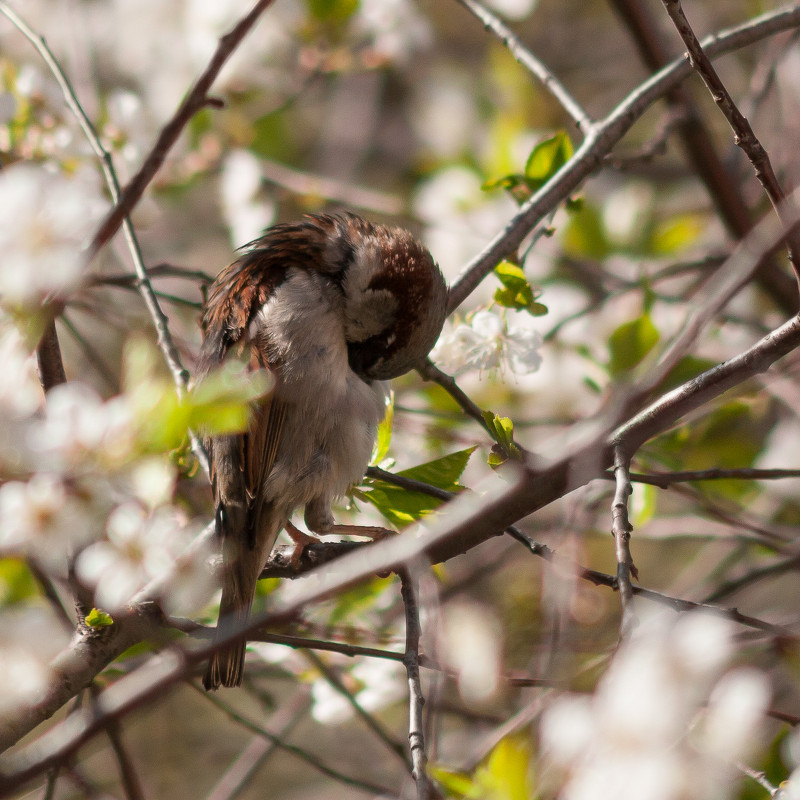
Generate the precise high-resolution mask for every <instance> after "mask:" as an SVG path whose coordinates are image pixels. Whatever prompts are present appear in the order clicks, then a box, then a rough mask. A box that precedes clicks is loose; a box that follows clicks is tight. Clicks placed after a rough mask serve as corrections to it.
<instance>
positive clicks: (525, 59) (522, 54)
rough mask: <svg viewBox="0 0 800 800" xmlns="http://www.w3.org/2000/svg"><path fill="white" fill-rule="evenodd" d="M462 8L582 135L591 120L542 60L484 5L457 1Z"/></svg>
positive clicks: (472, 0)
mask: <svg viewBox="0 0 800 800" xmlns="http://www.w3.org/2000/svg"><path fill="white" fill-rule="evenodd" d="M458 2H459V3H461V5H462V6H464V8H466V9H467V10H468V11H469V12H470V13H472V14H473V15H474V16H475V17H477V18H478V19H479V20H480V21H481V22H482V23H483V26H484V27H485V28H486V30H488V31H491V32H492V33H493V34H494V35H495V36H497V37H498V39H500V41H501V42H502V43H503V44H504V45H505V46H506V47H507V48H508V52H509V53H511V55H512V56H513V57H514V59H515V60H516V61H517V63H519V64H520V65H522V66H523V67H524V68H525V69H527V70H528V72H530V73H531V74H532V75H534V76H535V77H536V78H538V79H539V80H540V81H541V82H542V85H543V86H544V88H545V89H547V91H548V92H550V94H551V95H552V96H553V97H554V98H555V99H556V101H558V103H559V105H560V106H561V107H562V108H563V109H564V111H566V113H567V114H568V115H569V116H570V117H571V119H572V121H573V122H574V123H575V127H576V128H578V130H579V131H581V133H583V134H584V135H585V134H586V133H587V132H588V131H589V129H590V128H591V126H592V120H591V118H590V117H589V115H588V114H587V113H586V111H585V110H584V109H583V107H582V106H581V105H580V103H578V101H577V100H576V99H575V98H574V97H573V96H572V95H571V94H570V92H569V91H568V90H567V88H566V87H565V86H564V84H562V83H561V81H560V80H559V79H558V78H557V77H556V76H555V75H554V74H553V73H552V72H551V71H550V70H549V69H548V68H547V66H545V64H544V63H542V62H541V61H540V60H539V59H538V58H537V57H536V56H535V55H534V54H533V53H532V52H531V51H530V50H528V48H527V47H525V45H523V44H522V42H521V41H520V40H519V38H518V37H517V36H516V35H515V34H514V33H513V32H512V30H511V29H510V28H509V27H508V26H506V25H505V24H503V22H502V21H501V20H500V19H499V18H498V17H497V16H495V15H494V14H493V13H492V12H491V11H490V10H489V9H488V8H486V7H485V6H483V5H481V4H480V3H478V2H476V0H458Z"/></svg>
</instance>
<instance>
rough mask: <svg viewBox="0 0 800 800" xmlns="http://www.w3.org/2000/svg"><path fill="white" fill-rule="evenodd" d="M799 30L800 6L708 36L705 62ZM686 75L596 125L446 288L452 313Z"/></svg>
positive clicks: (681, 63) (654, 81)
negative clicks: (567, 158) (785, 32)
mask: <svg viewBox="0 0 800 800" xmlns="http://www.w3.org/2000/svg"><path fill="white" fill-rule="evenodd" d="M798 25H800V6H798V5H792V6H789V7H786V8H783V9H780V10H778V11H773V12H769V13H767V14H763V15H761V16H759V17H756V18H755V19H753V20H750V21H748V22H747V23H745V24H743V25H740V26H738V27H736V28H731V29H728V30H725V31H722V32H720V33H718V34H714V35H712V36H710V37H707V38H706V39H705V40H704V41H703V47H704V49H705V51H706V53H707V54H708V55H709V57H716V56H719V55H722V54H723V53H727V52H730V51H731V50H736V49H739V48H742V47H745V46H747V45H749V44H752V43H754V42H757V41H759V40H761V39H764V38H766V37H768V36H772V35H774V34H776V33H778V32H780V31H783V30H788V29H791V28H794V27H796V26H798ZM690 74H691V67H690V65H689V64H688V63H687V62H686V61H685V60H684V59H676V60H674V61H672V62H670V64H669V65H667V66H666V67H664V68H663V69H662V70H660V71H659V72H657V73H656V74H655V75H653V76H651V77H650V78H649V79H648V80H646V81H645V82H644V83H642V84H640V86H639V87H638V88H637V89H635V90H634V91H633V92H631V93H630V94H629V95H628V96H627V97H626V98H625V99H624V100H623V101H622V102H621V103H620V104H619V105H618V106H617V107H616V108H615V109H614V110H613V111H612V112H611V113H610V114H609V115H608V116H607V117H605V119H603V120H601V121H599V122H597V123H595V124H594V125H593V126H592V127H591V129H590V130H589V132H588V133H587V135H586V138H585V139H584V141H583V142H582V144H581V145H580V147H578V149H577V150H576V151H575V154H574V155H573V157H572V158H571V159H570V160H569V161H568V162H567V163H566V164H565V165H564V166H563V167H562V168H561V169H560V170H559V171H558V172H557V173H556V175H554V176H553V178H551V180H549V181H548V182H547V183H546V184H545V185H544V186H542V188H541V189H540V190H539V191H538V192H536V193H535V194H534V195H533V196H532V197H531V198H530V199H529V200H528V201H526V202H525V203H524V204H523V205H522V206H521V207H520V209H519V211H518V212H517V214H516V215H515V216H514V217H513V218H512V219H511V220H510V221H509V223H508V224H507V225H506V227H505V229H504V230H503V231H502V232H501V233H499V234H498V235H497V236H495V238H494V239H492V241H491V242H490V243H489V244H488V245H487V246H486V247H485V248H484V250H483V252H482V253H480V254H479V255H477V256H476V257H475V258H474V259H473V260H472V261H471V262H470V263H469V264H468V265H467V266H466V267H465V268H464V270H463V271H462V272H461V274H460V275H459V276H458V278H457V279H456V281H455V282H454V283H453V284H452V285H451V287H450V296H449V302H448V309H449V310H450V311H452V310H453V309H455V308H457V307H458V306H459V305H461V303H462V302H464V300H465V299H466V298H467V297H468V296H469V295H470V294H471V293H472V291H473V290H474V289H475V288H476V287H477V286H478V284H479V283H480V282H481V281H482V280H483V278H484V277H486V275H488V274H489V273H490V272H491V271H492V270H493V269H494V268H495V266H497V264H498V263H499V262H500V261H501V260H502V259H503V258H504V257H505V256H507V255H508V254H509V253H511V252H513V251H514V250H515V249H516V248H517V247H519V245H520V244H521V243H522V241H523V240H524V239H525V237H526V236H527V235H528V233H529V232H530V231H532V230H533V228H534V227H535V226H536V225H537V224H538V223H539V222H540V221H541V220H542V219H543V218H544V216H545V215H546V214H548V213H550V212H551V211H552V210H553V209H554V208H555V207H556V206H557V205H558V204H559V203H561V202H563V201H564V200H566V199H567V198H568V197H569V196H570V195H571V194H572V193H573V192H574V191H575V190H576V189H577V188H578V187H579V186H580V185H581V183H582V182H583V181H584V180H585V179H586V178H587V177H589V176H590V175H591V174H592V173H593V172H594V171H595V170H596V169H598V168H599V167H600V166H601V165H602V161H603V159H604V158H605V156H606V155H607V154H608V153H609V152H611V150H612V149H613V148H614V146H615V145H616V144H617V143H618V142H619V141H620V140H621V139H622V137H623V136H624V135H625V134H626V133H627V132H628V131H629V130H630V129H631V127H632V126H633V124H634V123H635V122H636V121H637V120H638V119H639V118H640V117H641V116H642V114H644V112H645V111H646V110H647V109H648V108H649V107H650V106H651V105H652V104H653V103H655V102H656V100H659V99H660V98H662V97H663V96H664V95H665V94H666V93H667V92H669V91H670V90H671V89H673V88H675V87H676V86H678V85H679V84H680V83H681V81H683V80H685V79H686V78H687V77H688V76H689V75H690Z"/></svg>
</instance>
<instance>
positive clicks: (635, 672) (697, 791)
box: [540, 614, 769, 800]
mask: <svg viewBox="0 0 800 800" xmlns="http://www.w3.org/2000/svg"><path fill="white" fill-rule="evenodd" d="M730 656H731V626H730V625H729V624H728V623H726V622H725V621H722V620H720V619H716V618H712V617H709V616H707V615H699V614H698V615H687V616H685V617H683V618H681V619H679V620H678V621H677V622H674V621H673V622H672V623H668V622H667V621H666V618H665V617H663V616H658V617H655V618H651V619H647V618H644V619H642V620H641V621H640V624H639V626H638V628H637V629H636V631H635V633H634V634H633V635H632V637H631V638H630V639H629V640H628V641H626V642H625V643H624V644H623V645H622V646H621V647H620V648H619V650H618V651H617V653H616V654H615V656H614V658H613V659H612V661H611V664H610V666H609V668H608V671H607V672H606V674H605V675H604V676H603V678H602V679H601V680H600V682H599V684H598V686H597V688H596V690H595V693H594V695H593V696H591V695H586V696H571V695H566V696H563V697H560V698H558V699H557V700H556V701H555V702H554V703H553V704H552V705H551V706H550V707H549V708H548V709H547V711H546V712H545V714H544V716H543V719H542V722H541V727H540V734H541V741H542V750H543V755H544V759H545V763H548V762H549V764H550V765H551V767H553V768H555V770H556V771H557V773H558V774H559V775H560V776H561V778H560V781H561V783H560V785H561V787H562V788H561V791H560V793H559V797H560V798H562V800H589V798H595V797H597V795H598V792H600V793H601V794H602V795H603V796H609V797H615V798H618V800H627V798H630V800H634V799H635V800H685V798H688V797H703V798H720V799H723V798H730V797H732V796H734V795H733V794H732V791H733V787H734V785H735V780H734V778H735V777H736V767H735V764H736V761H737V759H740V758H742V757H744V756H746V755H749V754H750V753H749V749H750V744H751V743H752V742H753V740H754V731H755V730H757V728H758V725H759V723H760V722H761V720H762V718H763V715H764V711H765V710H766V707H767V702H768V699H769V692H768V689H767V682H766V678H765V677H764V676H763V675H762V674H761V673H759V672H756V671H755V670H750V669H748V670H742V669H737V670H733V671H731V672H728V673H725V667H726V665H727V664H728V663H729V660H730Z"/></svg>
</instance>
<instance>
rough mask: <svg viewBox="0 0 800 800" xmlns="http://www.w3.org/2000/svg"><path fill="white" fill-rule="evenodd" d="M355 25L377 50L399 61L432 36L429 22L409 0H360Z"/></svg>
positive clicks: (384, 56) (405, 59) (419, 47)
mask: <svg viewBox="0 0 800 800" xmlns="http://www.w3.org/2000/svg"><path fill="white" fill-rule="evenodd" d="M355 28H356V31H357V32H358V33H360V34H365V35H367V36H369V38H370V39H371V44H372V47H373V49H374V50H375V52H376V53H377V54H379V55H380V56H382V57H383V58H386V59H389V60H391V61H399V62H401V63H402V62H406V61H408V60H409V58H410V57H411V56H412V55H413V54H414V53H415V51H417V50H421V49H424V48H426V47H428V46H429V45H430V44H431V42H432V40H433V37H432V31H431V25H430V23H429V22H428V20H427V19H426V18H425V17H424V16H423V15H422V14H421V13H420V12H419V10H418V9H417V7H416V4H415V3H413V2H411V0H361V2H360V3H359V8H358V12H357V15H356V20H355Z"/></svg>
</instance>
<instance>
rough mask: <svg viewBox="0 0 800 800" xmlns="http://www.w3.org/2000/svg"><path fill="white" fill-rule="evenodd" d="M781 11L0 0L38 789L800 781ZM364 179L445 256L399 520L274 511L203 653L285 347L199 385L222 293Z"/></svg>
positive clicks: (374, 470) (15, 446) (397, 494)
mask: <svg viewBox="0 0 800 800" xmlns="http://www.w3.org/2000/svg"><path fill="white" fill-rule="evenodd" d="M609 8H610V9H611V10H612V11H613V13H609ZM752 14H753V7H752V5H751V4H746V3H741V2H736V1H735V0H732V2H730V3H727V4H695V5H694V6H693V7H688V6H687V8H686V9H683V8H682V7H681V4H680V2H677V1H676V0H663V8H661V7H658V8H656V7H654V6H652V4H651V5H648V4H645V3H643V2H641V0H613V1H612V2H610V3H608V4H606V3H603V2H600V0H597V2H589V3H583V2H568V3H561V4H549V3H544V2H542V3H536V2H535V0H485V2H478V1H477V0H458V2H457V1H456V0H451V2H442V3H437V4H432V3H427V4H425V3H422V4H415V3H412V2H411V1H410V0H392V1H391V2H386V1H385V0H383V1H381V0H307V2H305V3H302V4H299V3H290V2H288V1H285V0H276V2H274V3H272V2H270V0H260V2H256V3H255V4H254V5H252V6H251V7H250V6H248V4H247V3H246V2H244V0H242V1H241V2H234V3H225V4H221V3H207V2H202V0H191V1H190V2H186V3H159V2H154V0H140V2H138V3H130V2H126V1H125V0H110V2H107V3H102V4H100V3H91V2H79V1H78V0H72V1H71V2H64V3H63V4H53V3H51V2H46V0H27V2H26V3H25V4H23V3H21V2H18V3H14V2H5V1H4V0H0V44H1V45H2V46H0V162H1V163H2V168H1V169H0V254H2V257H0V367H2V369H3V375H2V377H3V380H2V381H0V629H2V636H0V670H1V671H0V675H2V677H3V680H2V681H0V744H1V746H0V751H2V754H0V796H4V797H5V796H9V797H23V796H28V794H29V793H30V791H32V790H33V791H36V792H40V793H42V795H43V796H45V797H76V796H87V797H88V796H91V797H94V796H113V797H126V798H131V799H132V800H138V798H145V797H160V798H164V797H175V798H178V797H187V796H191V797H194V796H207V797H212V798H215V800H222V798H232V797H237V796H242V797H245V796H247V797H264V796H268V797H275V798H284V797H285V798H289V797H297V796H315V797H326V798H327V797H330V798H338V797H342V798H343V797H348V798H349V797H354V796H359V797H361V796H363V797H417V798H437V797H448V798H492V799H493V800H516V799H517V798H528V797H537V798H566V799H568V800H582V799H583V798H590V797H591V798H594V797H598V796H613V797H615V798H628V797H630V798H637V800H638V799H640V798H641V799H644V800H685V799H688V798H709V797H711V798H720V799H721V800H723V799H725V800H728V799H733V798H751V797H762V796H766V795H768V794H769V795H771V796H774V797H778V796H780V797H787V798H788V797H794V796H800V781H799V780H798V778H797V776H796V775H795V769H796V768H797V767H798V765H800V739H798V737H797V735H796V734H795V732H794V728H795V726H796V725H797V724H798V722H799V721H800V716H798V714H800V697H798V692H797V680H796V678H797V675H796V673H797V666H796V661H797V659H796V657H795V655H796V650H797V637H798V625H797V610H796V609H797V600H798V598H797V596H796V595H797V590H796V586H797V580H796V576H797V570H798V564H799V563H800V562H798V556H797V544H796V539H797V524H798V520H800V503H798V500H797V481H798V479H800V463H798V452H800V420H798V418H797V413H796V412H797V408H798V405H800V401H799V400H798V385H797V369H796V364H797V356H796V350H797V347H798V345H800V319H799V318H798V316H797V309H798V288H797V278H796V276H797V275H798V274H800V273H798V269H799V267H798V264H800V260H798V259H800V234H798V231H799V230H800V212H799V211H798V208H800V206H798V203H797V200H796V197H795V194H794V193H793V183H794V182H796V179H797V174H798V159H797V154H796V152H795V151H794V149H793V148H792V147H791V146H790V143H791V142H793V141H795V140H796V139H797V136H798V129H800V94H798V89H797V86H798V82H797V77H796V76H797V74H798V61H800V45H799V44H798V36H797V31H798V27H800V7H798V6H797V5H796V4H795V5H790V6H786V7H774V8H773V7H771V6H770V8H768V9H766V10H764V9H762V13H761V14H760V15H759V16H752ZM684 51H685V52H686V53H688V55H689V57H688V59H687V58H685V57H684V55H683V54H684ZM723 57H724V58H723ZM328 209H330V210H337V209H353V210H357V211H358V212H359V213H360V214H362V215H364V216H367V217H370V218H374V219H376V220H382V221H386V220H388V221H391V222H392V223H393V224H402V225H404V226H406V227H409V228H412V229H414V231H415V232H416V233H418V234H419V236H420V238H422V239H423V240H424V241H425V243H426V244H427V245H428V246H429V247H430V249H431V251H432V252H433V254H434V256H435V257H436V259H437V260H438V261H439V262H440V264H441V266H442V268H443V271H444V272H445V274H446V276H447V278H448V280H449V282H450V294H449V305H450V307H449V319H448V321H447V323H446V325H445V329H444V332H443V334H442V336H441V338H440V340H439V342H438V344H437V345H436V347H435V348H434V350H433V351H432V353H431V356H430V358H429V359H428V360H427V361H426V362H425V363H422V364H420V365H419V369H418V370H417V372H416V373H415V374H412V375H409V376H406V377H405V378H403V379H401V380H399V381H397V382H396V383H395V385H394V387H393V394H392V397H391V400H390V402H389V403H388V404H387V410H386V418H385V420H384V422H383V424H382V425H381V429H380V433H379V437H378V442H377V445H376V449H375V452H374V453H373V458H372V462H371V466H370V468H369V470H368V472H367V475H366V476H365V478H364V480H363V481H362V482H361V483H359V484H358V485H356V486H353V487H351V490H350V492H349V493H348V495H347V497H345V498H342V499H341V505H340V507H339V508H338V509H337V520H339V521H347V520H353V521H357V522H359V523H366V524H380V525H382V526H386V525H389V526H391V527H392V528H393V529H396V530H397V531H398V532H399V533H400V535H398V536H392V537H388V538H385V539H383V540H381V541H378V542H374V543H365V542H362V541H359V540H358V539H357V538H353V539H352V540H349V541H329V540H325V541H320V542H318V543H314V544H312V545H310V546H309V547H307V548H306V550H305V551H304V552H303V553H302V556H301V557H300V558H293V557H292V556H293V549H292V547H291V546H290V545H289V544H283V543H281V544H279V545H278V547H277V548H276V549H275V551H274V552H273V553H272V555H271V557H270V559H269V561H268V562H267V564H266V565H265V568H264V572H263V574H262V580H261V581H260V583H259V590H258V595H257V598H256V602H255V605H254V610H253V614H252V619H251V623H250V624H249V627H248V628H247V630H242V631H240V632H239V635H240V636H242V637H246V638H247V640H248V649H247V670H246V680H245V685H244V686H243V687H242V688H241V689H238V690H235V691H233V690H231V691H222V692H219V693H216V694H210V693H205V692H203V690H202V688H201V684H200V675H201V672H202V664H203V663H204V661H205V660H206V659H207V658H208V656H209V655H210V653H211V652H212V650H213V648H214V647H215V646H217V645H216V644H215V642H214V640H213V637H212V633H213V623H214V620H215V618H216V604H217V603H218V591H217V589H218V577H219V576H218V569H217V565H216V563H215V554H214V552H213V547H211V546H210V544H209V543H210V541H211V539H212V536H211V533H212V531H213V508H212V503H211V493H210V490H209V486H208V478H207V471H208V464H207V456H206V453H205V451H204V448H203V445H202V442H201V440H200V439H199V438H198V436H197V433H196V432H197V431H203V432H212V433H215V432H228V431H240V430H243V429H244V428H245V427H246V426H247V422H248V410H249V408H250V404H251V402H252V401H253V400H254V399H255V398H258V397H261V396H263V395H264V394H265V393H267V392H269V391H270V386H269V381H268V380H264V379H263V378H261V379H257V378H253V377H249V376H248V375H247V374H246V373H245V372H244V371H243V370H242V369H241V368H237V367H236V365H230V366H226V367H225V368H224V369H223V370H221V371H220V372H218V373H216V374H213V375H212V376H210V377H209V379H208V380H206V381H204V382H203V383H202V384H201V385H199V386H196V385H195V384H193V382H192V379H191V375H192V371H193V366H194V359H195V356H196V354H197V352H198V347H199V338H200V336H199V329H198V326H197V320H198V316H199V312H200V309H201V307H202V302H203V298H204V292H205V289H206V287H207V286H208V284H209V283H210V281H211V280H212V279H213V276H214V274H215V273H216V272H217V271H218V270H219V269H220V268H221V267H223V266H224V265H225V264H226V263H227V262H228V261H230V260H231V258H232V253H233V251H234V249H235V248H237V247H240V246H242V245H245V244H246V243H247V242H248V241H251V240H252V239H254V238H255V237H257V236H258V235H259V234H260V232H261V231H262V230H263V229H264V228H265V227H267V226H269V225H271V224H273V223H274V222H276V221H279V220H285V219H292V218H295V217H298V216H300V215H301V214H303V213H305V212H314V211H319V210H328Z"/></svg>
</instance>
